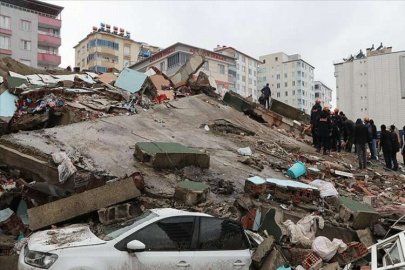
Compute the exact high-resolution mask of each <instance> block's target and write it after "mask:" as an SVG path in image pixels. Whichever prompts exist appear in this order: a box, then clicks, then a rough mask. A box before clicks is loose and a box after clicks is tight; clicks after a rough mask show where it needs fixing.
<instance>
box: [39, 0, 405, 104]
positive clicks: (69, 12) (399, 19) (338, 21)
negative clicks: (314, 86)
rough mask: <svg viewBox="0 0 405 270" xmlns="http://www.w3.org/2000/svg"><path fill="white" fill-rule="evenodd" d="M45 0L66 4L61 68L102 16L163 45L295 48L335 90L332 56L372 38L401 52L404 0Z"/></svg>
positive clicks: (254, 52)
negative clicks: (229, 0)
mask: <svg viewBox="0 0 405 270" xmlns="http://www.w3.org/2000/svg"><path fill="white" fill-rule="evenodd" d="M45 2H49V3H52V4H56V5H60V6H63V7H64V10H63V12H62V46H61V47H60V54H61V56H62V64H61V67H66V66H68V65H71V66H73V65H74V49H73V46H74V45H76V44H77V43H78V41H80V40H81V39H82V38H84V37H85V36H86V35H87V34H88V33H89V32H91V31H92V27H93V26H99V25H100V23H101V22H104V23H108V24H111V25H113V26H118V27H120V28H124V29H125V30H128V31H130V32H131V38H132V39H134V40H136V41H142V42H146V43H149V44H151V45H156V46H159V47H163V48H165V47H168V46H170V45H172V44H174V43H176V42H183V43H186V44H190V45H193V46H197V47H201V48H204V49H209V50H212V49H213V48H214V47H216V45H226V46H232V47H234V48H236V49H237V50H239V51H242V52H244V53H246V54H248V55H250V56H252V57H255V58H259V56H261V55H265V54H270V53H275V52H280V51H282V52H285V53H287V54H296V53H298V54H300V55H301V56H302V58H303V59H304V60H305V61H307V62H308V63H310V64H312V65H313V66H314V67H315V80H321V81H324V82H325V83H326V84H327V85H329V86H330V87H332V88H333V89H334V90H335V84H336V82H335V78H334V75H333V74H334V66H333V62H334V61H336V60H341V59H342V58H343V57H346V56H348V55H349V54H354V53H356V52H358V51H359V50H360V49H363V51H365V49H366V48H368V47H370V46H371V45H372V44H373V43H374V44H375V46H377V47H378V45H379V44H380V42H383V44H384V45H386V46H392V47H393V50H394V51H398V50H405V35H404V30H405V28H404V27H405V16H404V14H405V2H402V1H398V2H388V1H384V2H383V1H381V2H377V1H370V2H366V1H360V2H353V1H339V2H328V1H291V2H281V1H259V2H253V1H237V2H235V1H233V2H226V1H170V2H169V1H163V2H154V1H145V2H143V1H112V0H111V1H83V0H81V1H56V0H53V1H50V0H46V1H45ZM334 97H335V94H334Z"/></svg>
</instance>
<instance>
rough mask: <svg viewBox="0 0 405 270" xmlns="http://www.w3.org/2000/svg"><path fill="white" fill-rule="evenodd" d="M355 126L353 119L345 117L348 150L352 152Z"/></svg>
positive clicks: (344, 127)
mask: <svg viewBox="0 0 405 270" xmlns="http://www.w3.org/2000/svg"><path fill="white" fill-rule="evenodd" d="M354 128H355V124H354V122H353V121H352V120H350V119H347V118H346V116H345V117H344V119H343V130H344V141H345V142H346V152H349V153H351V152H352V148H353V144H354Z"/></svg>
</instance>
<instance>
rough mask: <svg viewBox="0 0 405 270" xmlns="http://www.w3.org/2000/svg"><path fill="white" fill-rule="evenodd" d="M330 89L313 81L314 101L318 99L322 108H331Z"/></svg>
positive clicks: (319, 82) (321, 83)
mask: <svg viewBox="0 0 405 270" xmlns="http://www.w3.org/2000/svg"><path fill="white" fill-rule="evenodd" d="M332 91H333V90H332V89H331V88H330V87H328V86H327V85H326V84H324V83H323V82H321V81H315V100H316V99H317V98H319V99H320V100H321V104H322V105H323V106H328V107H329V108H332Z"/></svg>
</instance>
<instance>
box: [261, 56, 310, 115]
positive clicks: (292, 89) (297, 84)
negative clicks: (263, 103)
mask: <svg viewBox="0 0 405 270" xmlns="http://www.w3.org/2000/svg"><path fill="white" fill-rule="evenodd" d="M259 61H260V62H262V63H261V64H259V70H258V74H259V78H258V80H259V83H258V85H259V89H261V88H262V87H264V86H265V85H266V83H268V84H269V85H270V89H271V97H272V98H275V99H277V100H279V101H281V102H283V103H285V104H288V105H290V106H293V107H295V108H297V109H299V110H301V111H303V112H305V113H309V112H310V110H311V108H312V106H313V105H314V104H315V92H314V69H315V68H314V67H313V66H312V65H311V64H309V63H308V62H306V61H304V60H303V59H302V58H301V55H299V54H294V55H288V54H285V53H283V52H279V53H273V54H268V55H263V56H260V57H259ZM259 94H260V92H259Z"/></svg>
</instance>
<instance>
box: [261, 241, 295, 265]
mask: <svg viewBox="0 0 405 270" xmlns="http://www.w3.org/2000/svg"><path fill="white" fill-rule="evenodd" d="M285 263H288V262H287V261H286V260H285V259H284V256H283V254H282V253H281V252H280V251H279V250H278V248H277V246H275V247H274V248H273V250H272V251H271V252H270V255H269V256H267V258H266V260H265V261H264V263H263V265H262V266H261V267H260V270H272V269H278V268H279V267H280V266H281V265H284V264H285Z"/></svg>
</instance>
